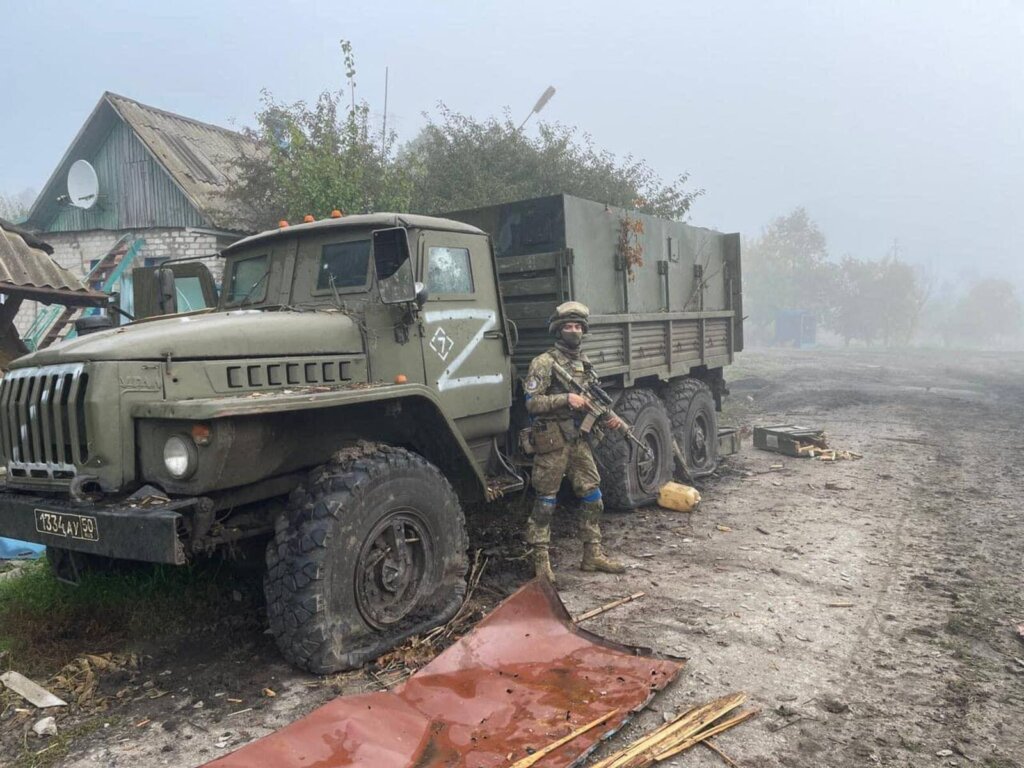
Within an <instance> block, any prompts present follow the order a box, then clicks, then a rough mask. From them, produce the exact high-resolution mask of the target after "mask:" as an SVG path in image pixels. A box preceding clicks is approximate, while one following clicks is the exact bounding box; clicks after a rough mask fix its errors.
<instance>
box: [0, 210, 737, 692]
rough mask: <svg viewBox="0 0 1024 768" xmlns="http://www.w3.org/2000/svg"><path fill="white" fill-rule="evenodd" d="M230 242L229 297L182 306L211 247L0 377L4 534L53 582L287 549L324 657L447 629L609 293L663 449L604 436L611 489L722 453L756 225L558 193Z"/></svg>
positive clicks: (616, 389) (309, 631)
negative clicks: (558, 364) (729, 376)
mask: <svg viewBox="0 0 1024 768" xmlns="http://www.w3.org/2000/svg"><path fill="white" fill-rule="evenodd" d="M488 232H490V233H491V235H488ZM220 256H221V257H222V258H223V260H224V261H223V274H224V277H223V287H222V290H221V291H220V295H219V297H218V298H217V299H216V306H214V307H211V308H209V309H205V310H201V311H194V312H188V313H176V309H177V308H176V307H175V295H176V293H179V292H180V290H178V291H176V287H175V286H176V284H177V283H176V281H180V282H181V283H182V284H184V283H187V284H188V285H187V288H188V293H189V295H192V296H198V295H203V296H208V297H212V296H213V295H214V294H213V291H214V286H213V280H212V278H211V276H210V274H209V271H208V270H206V269H205V267H203V266H202V265H201V264H199V263H196V262H192V263H185V264H172V265H170V266H166V267H162V268H160V269H159V270H158V271H157V272H156V273H154V274H153V275H150V277H151V278H152V279H149V280H146V279H144V278H145V273H141V272H140V273H139V275H138V278H137V280H136V286H137V288H138V289H139V290H138V291H137V295H136V297H135V298H136V301H135V305H136V307H137V308H142V310H143V314H145V309H144V308H145V307H146V306H147V305H148V306H150V307H151V308H152V309H151V310H150V311H151V312H163V313H166V314H165V315H162V316H157V317H150V318H146V319H142V320H139V321H137V322H133V323H131V324H128V325H123V326H119V327H115V328H110V329H107V330H99V331H97V332H93V333H87V334H85V335H81V336H80V337H79V338H76V339H72V340H67V341H64V342H61V343H58V344H56V345H54V346H51V347H49V348H46V349H43V350H40V351H37V352H35V353H32V354H30V355H26V356H24V357H22V358H20V359H19V360H17V361H15V363H14V364H13V366H12V370H11V371H10V372H9V373H8V375H7V376H6V377H4V379H3V381H2V384H0V453H2V461H3V464H4V465H5V466H6V469H7V475H6V484H5V485H4V486H3V488H2V490H0V535H2V536H9V537H12V538H17V539H24V540H28V541H35V542H40V543H43V544H45V545H46V546H47V548H48V557H49V559H50V561H51V564H52V565H53V566H54V568H55V571H56V573H57V575H58V576H59V577H60V578H63V579H66V580H69V581H75V580H76V579H77V578H78V577H79V575H80V574H81V573H82V572H83V570H84V569H87V568H90V567H93V566H96V565H99V564H103V563H107V562H110V561H111V560H119V559H120V560H136V561H149V562H154V563H171V564H184V563H188V562H190V561H193V560H195V559H197V558H200V557H203V556H205V555H208V554H209V553H212V552H214V551H216V550H219V549H222V548H231V547H233V546H236V545H239V544H240V543H241V542H244V541H246V540H258V539H259V538H260V537H262V538H265V539H269V541H268V543H267V546H266V563H267V571H266V576H265V591H266V601H267V613H268V616H269V624H270V629H271V631H272V633H273V634H274V636H275V637H276V640H277V643H278V645H279V646H280V648H281V650H282V652H283V654H284V655H285V656H286V657H287V658H288V659H289V660H290V661H292V662H293V663H295V664H296V665H298V666H300V667H303V668H305V669H308V670H310V671H313V672H319V673H324V672H329V671H334V670H339V669H344V668H350V667H354V666H357V665H360V664H362V663H364V662H365V661H367V660H369V659H372V658H374V657H375V656H376V655H379V654H380V653H381V652H383V651H384V650H386V649H387V648H388V647H390V646H393V645H394V644H396V643H398V642H400V641H401V640H402V639H403V638H406V637H408V636H410V635H411V634H414V633H418V632H422V631H424V630H426V629H427V628H430V627H433V626H436V625H438V624H439V623H442V622H444V621H446V620H448V619H449V618H450V617H451V616H452V615H453V614H454V612H455V611H456V610H457V609H458V607H459V605H460V603H461V601H462V599H463V596H464V594H465V574H466V570H467V554H466V549H467V538H466V528H465V522H464V510H465V509H472V508H473V506H474V505H476V504H478V503H482V502H488V501H493V500H495V499H497V498H499V497H500V496H502V495H503V494H506V493H509V492H512V491H515V490H518V489H522V488H523V486H524V484H525V483H526V482H527V474H528V470H529V463H530V458H529V456H528V455H525V454H523V453H522V451H521V448H520V443H519V440H518V439H517V437H518V435H519V431H520V430H521V429H522V428H523V427H525V426H526V425H527V422H526V418H527V417H526V415H525V410H524V409H523V407H522V397H521V392H520V377H521V376H522V375H523V374H524V373H525V371H526V366H527V365H528V362H529V360H530V359H531V357H532V356H533V355H535V354H536V353H538V352H540V351H541V350H543V349H544V348H546V346H547V345H548V344H549V339H548V337H547V335H546V333H547V332H546V321H547V317H548V315H549V314H550V313H551V310H552V309H553V307H554V306H555V305H556V304H558V303H559V302H561V301H564V300H567V299H577V300H580V301H583V302H585V303H587V304H589V305H590V307H591V309H592V311H593V320H592V324H591V329H590V334H589V337H588V338H587V339H586V341H585V349H586V351H587V353H588V354H589V355H590V357H591V359H592V360H593V361H594V362H595V364H596V368H597V371H598V373H599V374H600V376H601V379H602V381H603V383H604V385H605V387H606V389H607V390H608V391H609V392H610V393H611V394H612V395H613V396H614V397H615V399H616V409H617V412H618V413H619V414H620V415H621V416H622V417H623V418H625V419H626V420H627V421H629V422H630V423H632V424H633V426H634V429H635V433H636V434H637V435H638V436H639V438H640V440H641V441H643V443H644V444H645V445H647V446H648V448H649V451H650V455H649V456H648V453H647V452H645V451H641V450H639V449H638V448H636V446H634V445H632V444H631V443H628V442H626V441H625V440H623V439H622V436H621V435H618V434H612V435H609V436H607V437H606V438H605V439H604V441H603V442H602V443H601V444H600V445H599V446H598V447H597V456H598V460H599V462H600V466H601V469H602V473H603V476H604V484H603V487H604V489H605V494H606V498H607V500H608V502H609V504H610V506H618V507H622V508H631V507H636V506H638V505H642V504H645V503H648V502H650V501H651V500H652V499H654V498H655V495H656V494H657V491H658V488H659V487H660V486H661V484H663V483H664V482H666V481H667V480H669V479H670V477H671V476H672V474H673V461H674V459H673V450H672V447H673V446H672V442H673V439H674V440H675V441H676V443H677V444H678V446H679V448H680V449H681V453H682V457H681V459H682V462H681V463H682V464H683V465H684V466H683V467H681V469H685V470H686V471H687V472H689V473H691V474H692V475H699V474H701V473H706V472H709V471H711V470H712V469H713V468H714V465H715V460H716V451H717V441H716V432H717V417H716V408H718V407H720V404H721V399H722V397H723V395H724V394H726V388H725V381H724V377H723V373H722V371H723V367H724V366H725V365H727V364H728V363H730V362H731V361H732V360H733V356H734V354H735V353H736V352H737V351H738V350H740V349H741V348H742V339H743V335H742V309H741V291H740V283H741V279H740V252H739V238H738V237H737V236H736V235H722V234H719V233H716V232H712V231H710V230H706V229H699V228H695V227H691V226H687V225H685V224H681V223H677V222H670V221H661V220H658V219H654V218H652V217H649V216H645V215H643V214H639V213H636V212H631V211H625V210H620V209H617V208H612V207H608V206H605V205H602V204H598V203H592V202H589V201H585V200H580V199H576V198H573V197H569V196H563V195H559V196H554V197H548V198H542V199H537V200H529V201H522V202H517V203H510V204H507V205H501V206H494V207H490V208H483V209H478V210H474V211H462V212H458V213H453V214H451V215H449V216H448V217H444V218H436V217H429V216H419V215H404V214H394V213H376V214H367V215H353V216H343V217H333V218H328V219H324V220H320V221H314V222H311V223H304V224H300V225H294V226H281V227H279V228H278V229H275V230H271V231H267V232H262V233H260V234H257V235H254V236H252V237H248V238H245V239H243V240H240V241H239V242H236V243H235V244H233V245H231V246H230V247H228V248H227V249H225V250H224V251H223V252H222V253H221V254H220ZM179 288H180V286H179ZM86 330H87V329H86ZM83 333H84V331H83Z"/></svg>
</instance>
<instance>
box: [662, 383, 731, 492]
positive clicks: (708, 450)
mask: <svg viewBox="0 0 1024 768" xmlns="http://www.w3.org/2000/svg"><path fill="white" fill-rule="evenodd" d="M662 397H663V398H664V400H665V404H666V406H667V407H668V413H669V417H670V419H671V421H672V435H673V437H675V439H676V442H677V443H678V444H679V449H680V451H681V452H682V454H683V460H684V463H685V465H686V467H685V468H686V474H687V476H688V477H689V478H690V479H695V478H699V477H704V476H706V475H709V474H711V473H712V472H714V471H715V467H717V466H718V412H717V411H716V410H715V398H714V395H712V394H711V388H710V387H709V386H708V385H707V384H705V383H704V382H703V381H700V380H699V379H691V378H684V379H676V380H675V381H671V382H669V383H668V384H667V385H666V386H665V389H664V390H663V392H662Z"/></svg>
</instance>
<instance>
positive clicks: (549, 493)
mask: <svg viewBox="0 0 1024 768" xmlns="http://www.w3.org/2000/svg"><path fill="white" fill-rule="evenodd" d="M563 477H568V478H569V482H570V484H572V490H573V493H575V494H576V497H577V498H578V499H579V511H578V513H577V526H578V530H579V537H580V540H581V541H583V542H584V543H586V544H599V543H601V513H602V512H603V511H604V502H603V501H602V500H601V489H600V487H599V486H600V483H601V476H600V475H599V474H598V472H597V465H596V464H594V454H593V453H591V451H590V445H589V444H588V443H587V441H586V440H585V439H584V438H582V437H581V438H577V439H576V440H572V441H570V442H567V443H566V444H565V446H563V447H562V448H560V449H558V450H557V451H551V452H550V453H544V454H540V455H538V456H534V459H533V489H534V490H535V491H536V492H537V500H536V502H535V503H534V505H533V511H532V512H531V513H530V517H529V519H528V520H527V521H526V541H527V543H528V544H534V545H536V544H548V543H550V541H551V516H552V515H553V514H554V511H555V506H556V501H555V497H556V496H557V495H558V489H559V487H560V486H561V484H562V478H563Z"/></svg>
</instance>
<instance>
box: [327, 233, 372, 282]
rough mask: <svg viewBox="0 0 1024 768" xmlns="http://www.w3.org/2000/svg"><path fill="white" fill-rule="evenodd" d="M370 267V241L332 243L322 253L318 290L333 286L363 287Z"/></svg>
mask: <svg viewBox="0 0 1024 768" xmlns="http://www.w3.org/2000/svg"><path fill="white" fill-rule="evenodd" d="M369 269H370V241H369V240H354V241H352V242H349V243H330V244H329V245H325V246H324V247H323V250H322V251H321V253H320V272H319V276H318V277H317V282H316V287H317V290H326V289H329V288H331V278H332V277H333V278H334V287H335V288H363V287H365V286H366V280H367V276H368V272H369Z"/></svg>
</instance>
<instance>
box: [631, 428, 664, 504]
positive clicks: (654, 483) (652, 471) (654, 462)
mask: <svg viewBox="0 0 1024 768" xmlns="http://www.w3.org/2000/svg"><path fill="white" fill-rule="evenodd" d="M640 442H642V443H643V444H644V445H646V446H647V450H649V451H650V453H649V454H645V453H644V452H643V451H641V450H640V449H639V448H638V447H637V446H635V445H634V446H632V449H633V456H634V461H635V462H636V479H637V482H638V483H639V484H640V488H641V489H642V490H643V491H644V493H654V492H656V491H657V490H658V487H659V485H660V482H659V481H660V479H661V478H660V477H659V475H660V474H661V456H662V444H661V440H660V439H659V437H658V433H657V432H655V431H654V430H652V429H648V430H647V431H646V432H644V433H642V434H641V435H640Z"/></svg>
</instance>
